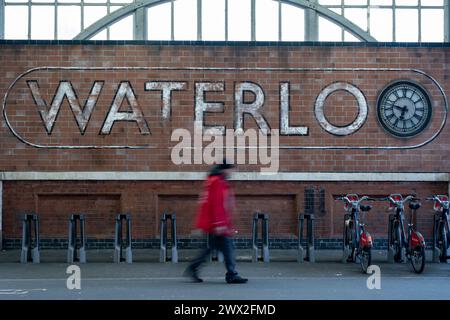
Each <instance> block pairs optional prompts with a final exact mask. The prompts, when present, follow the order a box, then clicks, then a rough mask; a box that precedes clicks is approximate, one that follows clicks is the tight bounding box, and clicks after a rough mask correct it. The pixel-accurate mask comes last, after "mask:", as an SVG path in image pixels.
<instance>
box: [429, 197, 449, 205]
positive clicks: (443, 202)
mask: <svg viewBox="0 0 450 320" xmlns="http://www.w3.org/2000/svg"><path fill="white" fill-rule="evenodd" d="M425 200H429V201H430V200H431V201H437V202H439V204H440V205H441V206H442V207H448V205H449V201H448V200H441V199H440V198H439V196H437V195H433V196H431V197H429V198H426V199H425Z"/></svg>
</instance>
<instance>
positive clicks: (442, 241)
mask: <svg viewBox="0 0 450 320" xmlns="http://www.w3.org/2000/svg"><path fill="white" fill-rule="evenodd" d="M439 229H440V230H439V239H438V243H439V250H440V252H441V254H440V256H439V261H440V262H447V248H448V242H447V241H448V239H447V230H445V224H443V223H441V224H440V228H439Z"/></svg>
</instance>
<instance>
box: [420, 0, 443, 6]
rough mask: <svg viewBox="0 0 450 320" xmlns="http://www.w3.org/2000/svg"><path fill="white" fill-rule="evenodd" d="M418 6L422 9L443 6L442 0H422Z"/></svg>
mask: <svg viewBox="0 0 450 320" xmlns="http://www.w3.org/2000/svg"><path fill="white" fill-rule="evenodd" d="M420 4H421V5H422V7H426V6H428V7H429V6H443V5H444V0H422V1H420Z"/></svg>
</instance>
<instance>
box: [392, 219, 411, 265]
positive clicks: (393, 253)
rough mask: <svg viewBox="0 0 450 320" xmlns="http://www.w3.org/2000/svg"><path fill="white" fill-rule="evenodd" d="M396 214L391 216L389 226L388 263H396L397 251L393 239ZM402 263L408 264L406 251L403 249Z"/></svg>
mask: <svg viewBox="0 0 450 320" xmlns="http://www.w3.org/2000/svg"><path fill="white" fill-rule="evenodd" d="M394 220H395V214H394V213H391V214H390V215H389V224H388V247H387V250H388V252H387V261H388V263H395V249H394V240H393V239H392V227H393V225H394ZM401 261H403V262H404V263H406V256H405V250H403V248H402V249H401Z"/></svg>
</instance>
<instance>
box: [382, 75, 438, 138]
mask: <svg viewBox="0 0 450 320" xmlns="http://www.w3.org/2000/svg"><path fill="white" fill-rule="evenodd" d="M377 105H378V108H377V117H378V121H379V122H380V123H381V125H382V126H383V128H384V129H385V130H386V131H388V132H389V133H391V134H392V135H394V136H396V137H401V138H408V137H412V136H415V135H417V134H419V133H420V132H422V131H423V130H424V129H425V128H426V126H427V125H428V123H429V122H430V120H431V113H432V108H431V102H430V98H429V96H428V94H427V92H426V91H425V89H423V88H422V87H421V86H419V85H417V84H415V83H413V82H409V81H398V82H395V83H393V84H391V85H389V86H388V87H386V88H385V89H384V90H383V92H381V94H380V96H379V97H378V103H377Z"/></svg>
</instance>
